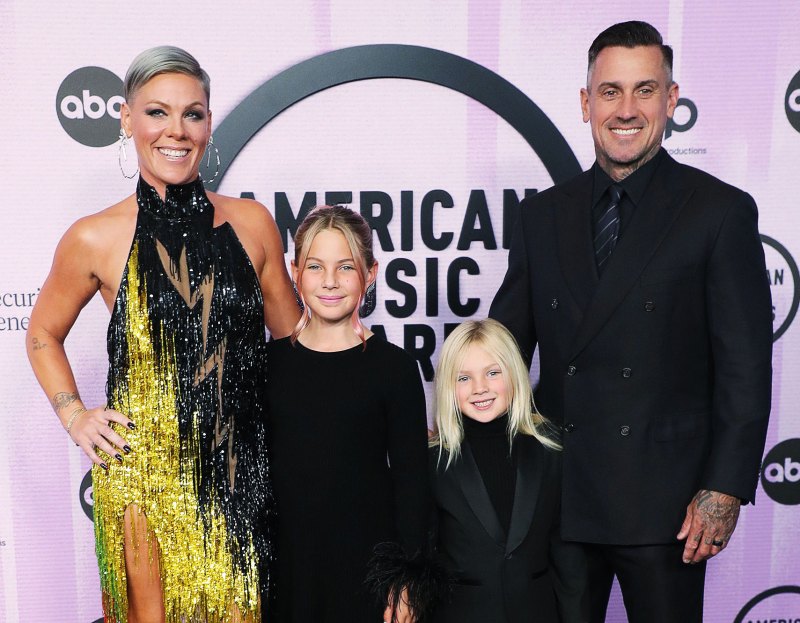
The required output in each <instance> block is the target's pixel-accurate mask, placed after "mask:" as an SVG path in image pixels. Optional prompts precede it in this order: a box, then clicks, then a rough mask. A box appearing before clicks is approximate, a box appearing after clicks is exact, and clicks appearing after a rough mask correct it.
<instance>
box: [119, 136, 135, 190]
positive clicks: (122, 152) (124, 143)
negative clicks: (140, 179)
mask: <svg viewBox="0 0 800 623" xmlns="http://www.w3.org/2000/svg"><path fill="white" fill-rule="evenodd" d="M130 140H131V139H130V138H129V137H128V135H127V134H125V130H123V129H122V128H120V129H119V149H118V150H117V162H119V170H120V171H122V175H123V177H125V178H127V179H129V180H130V179H133V178H134V177H136V176H137V175H138V174H139V165H138V164H137V165H136V170H135V171H134V172H133V173H131V174H130V175H128V174H127V173H125V167H124V166H123V165H122V163H123V162H128V150H127V147H128V144H129V143H130Z"/></svg>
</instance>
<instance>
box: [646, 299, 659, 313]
mask: <svg viewBox="0 0 800 623" xmlns="http://www.w3.org/2000/svg"><path fill="white" fill-rule="evenodd" d="M655 308H656V304H655V303H654V302H653V301H645V302H644V311H646V312H651V311H653V310H655Z"/></svg>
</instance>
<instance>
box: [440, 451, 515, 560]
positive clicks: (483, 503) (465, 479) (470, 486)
mask: <svg viewBox="0 0 800 623" xmlns="http://www.w3.org/2000/svg"><path fill="white" fill-rule="evenodd" d="M450 469H451V470H453V476H454V477H455V479H456V481H457V482H458V484H459V486H460V487H461V490H462V491H463V493H464V497H466V499H467V503H468V504H469V507H470V508H471V509H472V512H473V513H475V516H476V517H477V518H478V521H480V522H481V525H483V527H484V529H485V530H486V532H488V533H489V536H491V537H492V539H493V540H494V542H495V543H497V544H498V545H499V546H500V547H504V545H505V540H506V538H505V531H504V530H503V527H502V526H501V525H500V520H499V519H498V518H497V513H496V512H495V510H494V506H492V501H491V500H490V499H489V492H488V491H486V486H485V485H484V484H483V478H481V473H480V471H479V470H478V465H477V463H475V458H474V457H473V456H472V450H470V447H469V443H467V442H466V441H464V443H462V444H461V458H460V459H459V460H457V461H456V462H455V463H453V465H452V466H451V467H450Z"/></svg>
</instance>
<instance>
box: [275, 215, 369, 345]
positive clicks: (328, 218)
mask: <svg viewBox="0 0 800 623" xmlns="http://www.w3.org/2000/svg"><path fill="white" fill-rule="evenodd" d="M328 229H332V230H335V231H338V232H339V233H341V234H342V236H344V239H345V241H346V242H347V246H348V247H349V248H350V253H351V254H352V255H353V261H354V262H355V268H356V272H357V273H358V279H359V281H360V283H361V296H360V297H359V299H358V305H356V308H355V309H354V310H353V314H352V316H351V318H350V321H351V323H352V325H353V331H355V333H356V335H357V336H358V337H359V338H361V343H362V344H366V337H365V335H364V325H363V324H361V318H359V316H358V311H359V309H360V308H361V304H362V303H363V302H364V295H365V293H366V291H367V273H368V272H369V271H370V269H371V268H372V267H373V266H374V265H375V256H374V255H373V253H372V229H371V228H370V226H369V224H368V223H367V221H365V220H364V217H363V216H361V215H360V214H358V213H357V212H353V211H352V210H351V209H350V208H346V207H344V206H340V205H335V206H317V207H316V208H314V209H313V210H311V211H310V212H309V213H308V214H307V215H306V217H305V218H304V219H303V222H302V223H300V227H298V228H297V232H295V235H294V244H295V246H294V265H295V267H296V268H297V294H298V296H299V297H300V301H301V302H302V303H303V313H302V315H301V316H300V321H299V322H298V323H297V325H296V326H295V328H294V331H292V335H291V337H290V339H291V342H292V344H294V343H295V341H296V340H297V336H298V335H300V332H301V331H302V330H303V329H305V328H306V327H307V326H308V323H309V321H310V320H311V309H310V308H309V307H308V304H307V303H306V301H305V299H303V288H302V283H303V273H304V272H305V264H306V259H307V258H308V253H309V251H310V250H311V245H312V243H313V242H314V238H316V237H317V234H318V233H320V232H321V231H325V230H328Z"/></svg>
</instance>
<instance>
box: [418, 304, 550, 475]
mask: <svg viewBox="0 0 800 623" xmlns="http://www.w3.org/2000/svg"><path fill="white" fill-rule="evenodd" d="M472 345H476V346H480V347H481V348H483V349H484V350H486V352H487V353H489V354H490V355H491V356H492V357H493V358H495V359H496V360H497V364H498V365H499V366H500V369H501V370H502V372H503V379H504V381H505V383H506V389H507V391H508V440H509V443H510V444H513V443H514V438H515V437H516V436H517V435H518V434H521V435H531V436H533V437H536V439H538V440H539V441H540V442H541V443H542V444H543V445H545V446H547V447H548V448H553V449H559V450H560V449H561V446H560V444H559V443H558V441H557V439H558V435H557V429H556V427H555V426H554V425H553V424H552V423H551V422H550V421H549V420H547V418H545V417H544V416H543V415H542V414H541V413H539V412H538V411H537V410H536V405H534V403H533V392H532V391H531V385H530V381H529V379H528V368H527V367H526V365H525V362H524V361H523V360H522V355H520V352H519V347H518V346H517V342H516V340H515V339H514V336H513V335H511V333H510V332H509V330H508V329H506V328H505V327H504V326H503V325H502V324H500V323H499V322H497V321H496V320H493V319H491V318H486V319H485V320H469V321H467V322H463V323H461V324H460V325H458V327H456V328H455V330H454V331H453V332H452V333H451V334H450V335H449V336H448V338H447V339H446V340H445V341H444V344H443V345H442V352H441V355H440V356H439V362H438V364H437V366H436V378H435V385H434V391H435V398H434V409H435V410H436V411H435V426H436V434H435V435H434V436H433V437H432V438H431V440H430V442H429V444H430V446H431V447H434V446H439V461H441V459H442V455H443V454H444V453H447V465H446V466H445V469H446V468H447V467H450V465H451V463H452V462H453V461H454V460H455V459H457V458H458V456H459V455H460V453H461V442H462V441H463V440H464V425H463V423H462V418H463V417H464V416H463V415H462V414H461V409H460V408H459V406H458V399H457V398H456V378H457V376H458V371H459V369H460V368H461V365H462V363H463V361H464V357H465V355H466V353H467V350H468V349H469V347H470V346H472Z"/></svg>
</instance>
